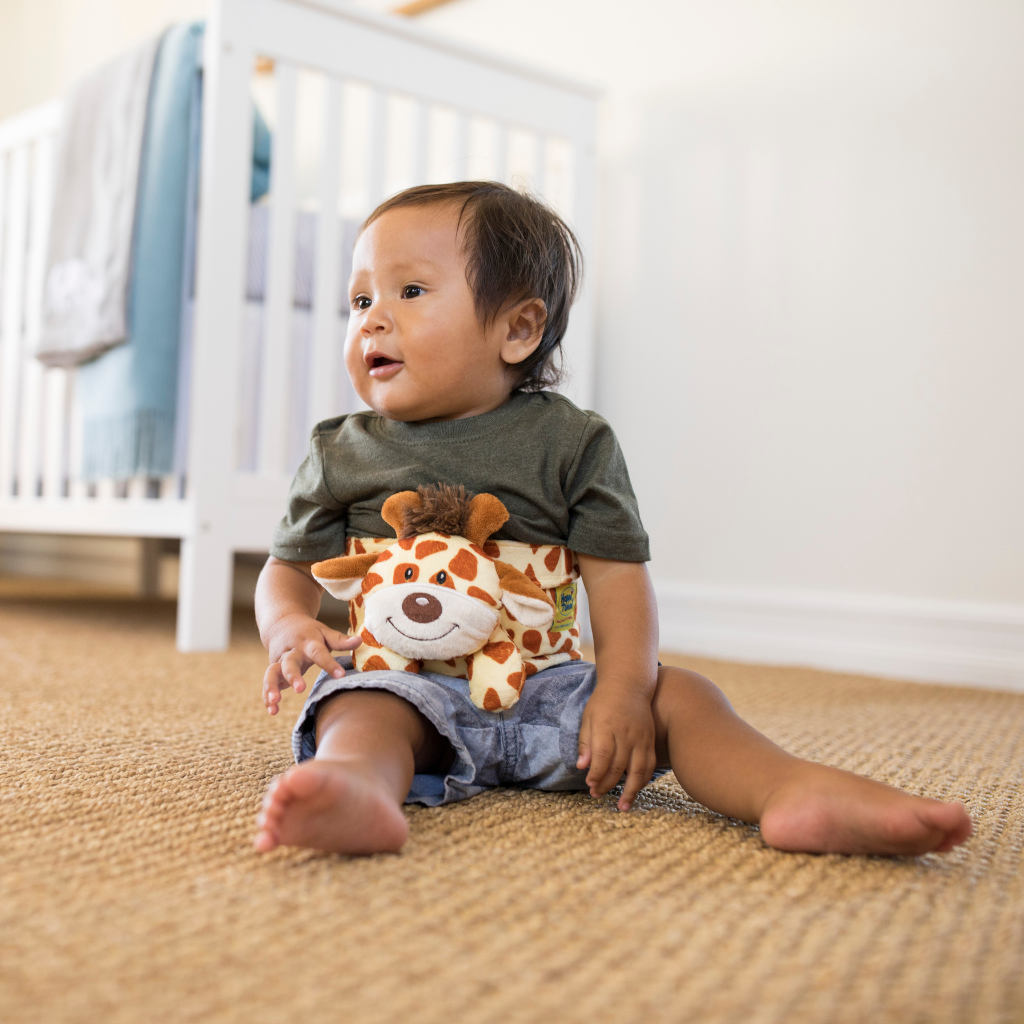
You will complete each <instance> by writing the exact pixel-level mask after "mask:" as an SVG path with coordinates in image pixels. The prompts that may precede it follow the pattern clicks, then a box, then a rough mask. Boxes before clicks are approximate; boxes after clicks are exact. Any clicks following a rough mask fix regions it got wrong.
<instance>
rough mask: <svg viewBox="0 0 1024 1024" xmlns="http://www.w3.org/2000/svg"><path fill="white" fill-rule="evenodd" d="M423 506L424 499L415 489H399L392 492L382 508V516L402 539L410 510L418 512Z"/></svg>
mask: <svg viewBox="0 0 1024 1024" xmlns="http://www.w3.org/2000/svg"><path fill="white" fill-rule="evenodd" d="M422 507H423V499H422V498H421V497H420V496H419V495H418V494H417V493H416V492H415V491H399V492H398V493H397V494H392V495H391V497H390V498H388V500H387V501H385V502H384V507H383V508H382V509H381V510H380V515H381V518H382V519H383V520H384V522H385V523H387V524H388V526H390V527H391V529H392V530H394V531H395V536H396V537H398V538H399V539H401V537H402V531H403V529H404V528H405V517H406V515H407V514H408V513H409V512H418V511H419V510H420V509H421V508H422Z"/></svg>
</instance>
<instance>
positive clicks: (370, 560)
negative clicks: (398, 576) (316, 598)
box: [311, 554, 379, 601]
mask: <svg viewBox="0 0 1024 1024" xmlns="http://www.w3.org/2000/svg"><path fill="white" fill-rule="evenodd" d="M378 557H379V556H378V555H374V554H367V555H344V556H342V557H341V558H328V559H327V560H326V561H324V562H315V563H314V564H313V567H312V570H311V571H312V573H313V579H315V580H316V581H317V583H319V584H320V586H321V587H323V588H324V590H326V591H327V593H328V594H330V595H331V597H336V598H337V599H338V600H339V601H351V600H352V598H354V597H355V596H356V594H358V593H359V592H360V590H362V589H363V578H364V577H365V576H366V574H367V573H368V572H369V571H370V569H371V568H372V567H373V564H374V563H375V562H376V561H377V558H378Z"/></svg>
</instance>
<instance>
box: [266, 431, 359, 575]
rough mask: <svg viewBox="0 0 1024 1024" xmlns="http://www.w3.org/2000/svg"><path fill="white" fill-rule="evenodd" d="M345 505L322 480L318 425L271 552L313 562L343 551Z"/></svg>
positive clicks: (291, 558)
mask: <svg viewBox="0 0 1024 1024" xmlns="http://www.w3.org/2000/svg"><path fill="white" fill-rule="evenodd" d="M347 511H348V510H347V508H346V507H345V506H344V505H343V504H342V503H341V502H339V501H338V500H337V499H336V498H335V497H334V495H333V494H332V493H331V491H330V489H329V488H328V486H327V482H326V480H325V479H324V451H323V442H322V440H321V436H320V431H319V428H316V429H314V431H313V435H312V437H311V438H310V440H309V454H308V455H307V456H306V458H305V460H304V461H303V463H302V465H301V466H299V469H298V472H297V473H296V474H295V479H294V480H293V481H292V486H291V489H290V490H289V492H288V511H287V512H286V513H285V516H284V518H283V519H282V520H281V522H280V523H278V524H277V528H276V529H275V530H274V540H273V543H272V544H271V546H270V553H271V554H272V555H273V556H274V557H275V558H283V559H285V560H286V561H288V562H316V561H320V560H322V559H324V558H334V557H335V556H336V555H343V554H344V553H345V527H346V524H347V517H346V513H347Z"/></svg>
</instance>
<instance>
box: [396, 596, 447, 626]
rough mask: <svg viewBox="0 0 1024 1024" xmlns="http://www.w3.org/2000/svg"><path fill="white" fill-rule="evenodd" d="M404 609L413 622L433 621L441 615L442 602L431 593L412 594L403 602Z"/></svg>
mask: <svg viewBox="0 0 1024 1024" xmlns="http://www.w3.org/2000/svg"><path fill="white" fill-rule="evenodd" d="M402 611H403V612H405V614H406V617H407V618H410V619H412V621H413V622H433V621H434V620H435V619H439V618H440V617H441V602H440V601H438V599H437V598H436V597H431V595H430V594H423V593H419V594H410V595H409V596H408V597H407V598H406V599H405V600H404V601H403V602H402Z"/></svg>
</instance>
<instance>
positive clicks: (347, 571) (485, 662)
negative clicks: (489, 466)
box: [313, 485, 579, 711]
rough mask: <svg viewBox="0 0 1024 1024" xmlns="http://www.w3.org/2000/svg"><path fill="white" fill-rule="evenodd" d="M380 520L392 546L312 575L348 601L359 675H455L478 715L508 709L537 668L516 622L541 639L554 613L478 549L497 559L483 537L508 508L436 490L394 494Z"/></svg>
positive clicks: (525, 580) (528, 585) (544, 598)
mask: <svg viewBox="0 0 1024 1024" xmlns="http://www.w3.org/2000/svg"><path fill="white" fill-rule="evenodd" d="M381 515H382V516H383V518H384V521H385V522H386V523H387V524H388V525H389V526H390V527H391V528H392V529H393V530H394V531H395V533H396V534H397V536H398V539H397V540H396V541H395V542H393V543H391V544H390V545H389V546H388V547H385V548H384V549H383V550H379V551H372V552H367V553H364V554H350V555H345V556H342V557H339V558H331V559H328V560H326V561H324V562H317V563H316V564H315V565H314V566H313V577H314V578H315V579H316V580H317V582H318V583H320V584H321V585H322V586H323V587H324V589H325V590H327V591H328V593H330V594H332V595H333V596H334V597H337V598H339V599H340V600H343V601H348V602H350V612H351V624H352V627H353V628H352V632H356V628H355V627H356V626H357V625H359V620H360V619H361V624H362V628H361V629H360V630H358V632H359V636H360V637H361V638H362V641H363V643H362V646H360V647H359V648H357V649H356V651H355V652H354V656H353V662H354V665H355V667H356V668H357V669H358V670H360V671H374V670H378V669H399V670H404V671H406V672H420V671H423V670H425V671H428V672H440V673H442V674H444V675H450V676H458V677H461V678H464V679H467V680H468V682H469V693H470V697H471V699H472V700H473V702H474V703H475V704H476V705H477V707H480V708H483V709H485V710H486V711H498V710H500V709H502V708H508V707H511V706H512V705H513V704H514V703H515V702H516V701H517V700H518V699H519V693H520V691H521V690H522V687H523V683H524V682H525V681H526V677H527V674H528V672H529V670H530V669H533V668H534V666H533V665H532V664H524V659H523V651H522V650H520V648H519V647H518V646H517V644H516V643H515V642H514V638H515V637H516V635H517V632H516V629H515V628H513V627H512V623H516V624H520V626H521V627H527V630H528V631H527V633H526V634H525V635H526V636H531V635H535V636H537V637H540V632H539V631H540V630H547V627H549V626H551V625H552V622H553V620H554V618H555V607H554V604H553V602H552V599H551V598H550V597H549V596H548V594H546V593H545V592H544V590H542V589H541V587H540V586H539V585H538V583H537V582H535V580H533V579H530V577H529V576H528V575H527V574H526V573H524V572H522V571H520V570H519V569H516V568H514V567H513V566H512V565H509V564H508V563H507V562H504V561H501V560H500V559H498V558H495V557H493V555H492V554H489V553H488V552H487V551H485V550H484V546H485V544H487V546H488V547H490V548H491V549H492V550H494V545H493V542H492V543H490V544H488V538H489V537H490V535H491V534H492V533H494V531H495V530H498V529H499V528H500V527H501V526H502V525H504V523H505V522H506V521H507V519H508V512H507V510H506V509H505V506H504V505H503V504H502V503H501V502H500V501H499V500H498V499H497V498H496V497H494V495H492V494H478V495H476V497H474V498H472V499H471V500H470V499H468V498H467V496H466V491H465V488H463V487H458V488H455V487H449V486H446V485H438V486H437V487H421V488H419V490H418V491H402V492H401V493H399V494H394V495H392V496H391V497H390V498H388V500H387V501H386V502H384V507H383V509H382V510H381ZM385 543H386V542H385ZM553 550H559V549H557V548H556V549H553ZM567 560H570V561H571V555H567ZM353 606H356V607H358V609H359V611H360V612H361V614H360V615H357V614H356V613H355V608H354V607H353ZM510 620H511V621H510ZM519 632H522V629H521V628H520V630H519ZM573 632H574V633H576V635H577V636H578V631H576V630H574V631H573ZM548 635H549V636H556V637H557V636H558V635H557V634H550V633H549V634H548ZM531 642H532V641H530V640H528V641H527V643H528V644H529V643H531ZM569 646H570V647H572V641H571V640H570V642H569ZM567 651H568V649H567ZM573 654H575V651H573ZM566 656H567V657H568V656H569V655H568V653H567V654H566ZM575 657H577V658H578V657H579V655H578V654H575ZM530 674H532V672H531V673H530Z"/></svg>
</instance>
